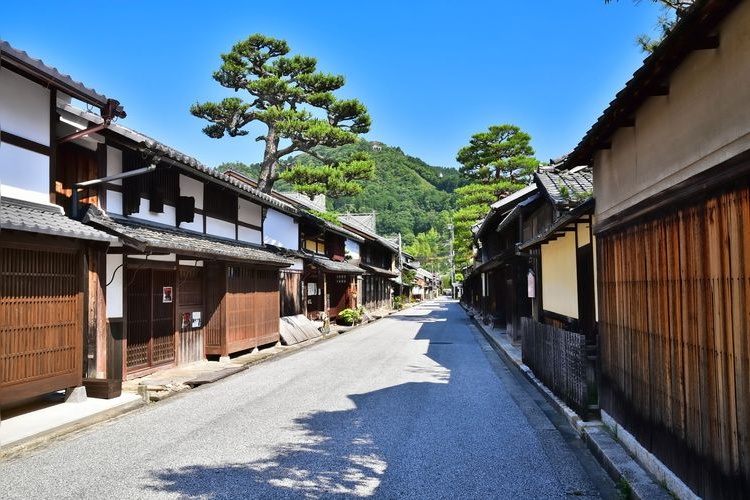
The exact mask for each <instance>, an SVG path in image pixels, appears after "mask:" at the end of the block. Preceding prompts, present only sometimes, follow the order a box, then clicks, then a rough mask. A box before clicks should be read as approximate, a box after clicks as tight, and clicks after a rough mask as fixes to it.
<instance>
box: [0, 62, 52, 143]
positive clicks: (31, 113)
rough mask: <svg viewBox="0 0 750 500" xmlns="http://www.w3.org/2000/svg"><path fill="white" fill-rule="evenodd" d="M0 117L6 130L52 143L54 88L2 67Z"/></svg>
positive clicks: (36, 140)
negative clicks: (52, 100)
mask: <svg viewBox="0 0 750 500" xmlns="http://www.w3.org/2000/svg"><path fill="white" fill-rule="evenodd" d="M0 120H2V128H3V131H4V132H9V133H11V134H15V135H17V136H19V137H23V138H24V139H28V140H30V141H34V142H36V143H38V144H43V145H45V146H49V136H50V91H49V90H47V89H45V88H44V87H42V86H41V85H37V84H36V83H34V82H32V81H31V80H28V79H26V78H24V77H22V76H20V75H19V74H17V73H14V72H13V71H10V70H8V69H7V68H0Z"/></svg>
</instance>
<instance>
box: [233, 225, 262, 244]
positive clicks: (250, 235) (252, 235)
mask: <svg viewBox="0 0 750 500" xmlns="http://www.w3.org/2000/svg"><path fill="white" fill-rule="evenodd" d="M237 239H238V240H240V241H244V242H245V243H255V244H256V245H260V244H261V243H262V242H261V234H260V231H258V230H257V229H250V228H249V227H244V226H238V227H237Z"/></svg>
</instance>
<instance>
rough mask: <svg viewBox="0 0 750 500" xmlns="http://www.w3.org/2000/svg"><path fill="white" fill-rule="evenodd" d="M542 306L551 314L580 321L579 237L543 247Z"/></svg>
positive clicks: (568, 234)
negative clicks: (577, 255) (577, 248)
mask: <svg viewBox="0 0 750 500" xmlns="http://www.w3.org/2000/svg"><path fill="white" fill-rule="evenodd" d="M542 303H543V304H544V309H545V310H547V311H551V312H555V313H557V314H562V315H563V316H568V317H569V318H578V276H577V270H576V239H575V233H565V236H563V237H562V238H559V239H557V240H555V241H552V242H550V243H548V244H546V245H542Z"/></svg>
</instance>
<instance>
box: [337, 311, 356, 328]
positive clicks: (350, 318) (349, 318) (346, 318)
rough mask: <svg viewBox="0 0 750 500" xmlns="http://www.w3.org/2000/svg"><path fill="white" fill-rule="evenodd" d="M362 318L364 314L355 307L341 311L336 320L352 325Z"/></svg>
mask: <svg viewBox="0 0 750 500" xmlns="http://www.w3.org/2000/svg"><path fill="white" fill-rule="evenodd" d="M361 320H362V315H361V314H360V313H359V311H357V310H355V309H349V308H346V309H344V310H343V311H341V312H339V314H338V316H337V317H336V322H337V323H338V324H340V325H346V326H352V325H356V324H357V323H359V322H360V321H361Z"/></svg>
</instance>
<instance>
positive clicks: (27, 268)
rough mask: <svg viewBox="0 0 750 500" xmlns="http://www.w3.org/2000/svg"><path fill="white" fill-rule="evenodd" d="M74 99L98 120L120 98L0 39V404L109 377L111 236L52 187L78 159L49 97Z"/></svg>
mask: <svg viewBox="0 0 750 500" xmlns="http://www.w3.org/2000/svg"><path fill="white" fill-rule="evenodd" d="M71 97H73V98H76V99H78V100H80V101H82V102H84V103H86V104H87V105H90V106H91V107H92V108H94V109H98V110H99V112H100V115H99V116H100V119H102V118H101V117H104V118H103V120H105V121H106V120H111V119H114V118H116V117H122V116H125V113H124V111H123V110H122V108H121V107H120V106H119V103H117V101H114V100H111V99H107V98H106V97H105V96H103V95H100V94H98V93H96V92H95V91H93V90H91V89H89V88H86V87H85V86H84V85H82V84H81V83H79V82H76V81H74V80H72V79H71V78H70V77H69V76H67V75H63V74H61V73H60V72H59V71H58V70H57V69H55V68H52V67H49V66H46V65H45V64H44V63H43V62H42V61H39V60H37V59H32V58H31V57H29V56H28V55H27V54H26V53H25V52H22V51H19V50H17V49H15V48H13V47H11V46H10V45H9V44H8V43H6V42H1V41H0V109H2V115H3V116H2V131H0V141H1V142H2V144H0V183H1V184H0V406H7V405H9V404H15V403H18V402H20V401H22V400H24V399H28V398H32V397H36V396H40V395H43V394H46V393H49V392H53V391H57V390H61V389H70V388H74V387H77V386H81V384H82V380H83V379H84V378H86V377H97V376H99V377H104V376H107V373H106V367H105V366H103V364H102V363H103V361H104V360H103V357H102V356H101V351H102V349H103V347H104V344H105V342H104V340H105V339H104V338H103V335H102V332H103V330H104V328H103V324H105V323H106V316H105V311H104V306H103V304H104V302H103V294H102V289H103V286H104V281H103V277H104V276H103V274H102V272H101V271H102V269H101V262H102V260H103V258H104V255H105V253H106V249H107V245H108V244H111V243H114V242H116V241H117V239H116V238H114V237H111V236H109V235H107V234H106V233H103V232H101V231H97V230H95V229H92V228H90V227H87V226H85V225H83V224H81V223H80V222H78V221H75V220H72V219H70V218H68V217H67V216H66V215H65V212H64V210H63V207H61V206H60V205H57V204H56V203H58V201H59V198H58V196H57V192H59V189H58V186H59V185H60V183H61V182H62V181H63V180H64V179H66V178H67V177H68V176H69V175H72V174H73V173H74V172H75V171H76V169H78V168H87V167H88V166H87V165H76V164H72V163H70V162H68V161H67V158H66V157H65V154H64V153H65V151H66V147H67V145H68V144H69V141H72V140H73V139H74V138H71V137H69V136H67V135H66V134H65V132H64V131H63V130H60V128H59V122H58V117H57V114H56V106H55V103H56V102H57V100H58V99H61V98H63V99H66V98H71Z"/></svg>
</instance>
